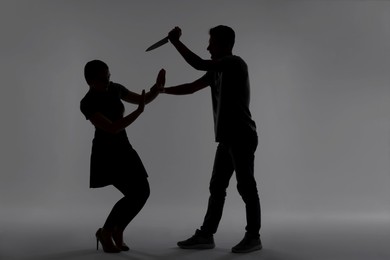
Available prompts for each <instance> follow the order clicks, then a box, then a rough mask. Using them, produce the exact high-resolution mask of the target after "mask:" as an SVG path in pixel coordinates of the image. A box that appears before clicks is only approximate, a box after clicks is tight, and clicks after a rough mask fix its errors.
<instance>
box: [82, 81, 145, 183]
mask: <svg viewBox="0 0 390 260" xmlns="http://www.w3.org/2000/svg"><path fill="white" fill-rule="evenodd" d="M127 91H128V90H127V89H126V88H125V87H124V86H122V85H120V84H116V83H113V82H111V83H110V84H109V87H108V89H107V91H104V92H98V91H94V90H89V91H88V93H87V94H86V95H85V96H84V98H83V99H82V100H81V102H80V109H81V112H82V113H83V114H84V116H85V117H86V119H87V120H88V119H89V118H90V116H92V115H93V114H95V113H96V112H100V113H101V114H103V115H104V116H105V117H107V118H108V119H109V120H111V121H112V122H114V121H116V120H119V119H121V118H123V113H124V105H123V103H122V101H121V95H123V94H124V93H126V92H127ZM147 176H148V175H147V173H146V170H145V168H144V166H143V164H142V161H141V159H140V157H139V156H138V154H137V152H136V151H135V150H134V149H133V147H132V146H131V144H130V142H129V140H128V138H127V134H126V131H125V130H122V131H120V132H119V133H117V134H111V133H108V132H105V131H103V130H102V129H98V128H95V137H94V139H93V141H92V153H91V165H90V187H91V188H99V187H104V186H107V185H110V184H115V183H121V182H133V181H136V180H139V179H140V178H146V177H147Z"/></svg>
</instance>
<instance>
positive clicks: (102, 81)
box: [84, 60, 110, 89]
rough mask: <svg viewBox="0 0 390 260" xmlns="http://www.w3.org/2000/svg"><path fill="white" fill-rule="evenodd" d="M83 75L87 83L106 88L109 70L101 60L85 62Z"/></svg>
mask: <svg viewBox="0 0 390 260" xmlns="http://www.w3.org/2000/svg"><path fill="white" fill-rule="evenodd" d="M84 77H85V80H86V81H87V83H88V85H89V86H90V87H92V88H96V89H106V88H107V86H108V84H109V83H110V71H109V69H108V66H107V64H106V63H104V62H103V61H101V60H92V61H89V62H87V64H85V67H84Z"/></svg>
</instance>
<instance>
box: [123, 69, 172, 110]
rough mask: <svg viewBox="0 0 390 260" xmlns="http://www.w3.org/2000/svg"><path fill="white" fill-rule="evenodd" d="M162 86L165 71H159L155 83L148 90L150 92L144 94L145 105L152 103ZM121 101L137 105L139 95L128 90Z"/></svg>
mask: <svg viewBox="0 0 390 260" xmlns="http://www.w3.org/2000/svg"><path fill="white" fill-rule="evenodd" d="M164 85H165V70H164V69H161V70H160V71H159V73H158V75H157V79H156V83H155V84H154V85H153V86H152V87H151V88H150V91H149V92H148V93H146V94H145V104H149V103H150V102H152V101H153V100H154V99H155V98H156V97H157V96H158V94H159V93H160V92H161V89H163V88H164ZM121 99H122V100H124V101H126V102H128V103H132V104H139V103H140V102H141V95H140V94H137V93H134V92H132V91H130V90H128V91H126V93H125V94H124V95H123V96H122V97H121Z"/></svg>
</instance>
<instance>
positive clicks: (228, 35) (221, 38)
mask: <svg viewBox="0 0 390 260" xmlns="http://www.w3.org/2000/svg"><path fill="white" fill-rule="evenodd" d="M209 34H210V37H212V38H213V39H214V40H216V41H217V42H218V44H219V45H220V46H223V47H227V48H229V49H230V50H232V49H233V46H234V41H235V37H236V35H235V33H234V30H233V29H232V28H230V27H228V26H226V25H218V26H216V27H214V28H211V29H210V31H209Z"/></svg>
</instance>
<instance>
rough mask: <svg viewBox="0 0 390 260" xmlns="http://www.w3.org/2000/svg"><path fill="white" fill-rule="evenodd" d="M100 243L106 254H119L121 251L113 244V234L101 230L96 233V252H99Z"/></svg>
mask: <svg viewBox="0 0 390 260" xmlns="http://www.w3.org/2000/svg"><path fill="white" fill-rule="evenodd" d="M99 242H100V244H102V247H103V251H104V252H106V253H119V252H120V251H121V250H120V249H119V248H118V247H117V246H115V245H114V243H113V242H112V232H111V231H109V230H105V229H103V228H99V229H98V230H97V231H96V250H99Z"/></svg>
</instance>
